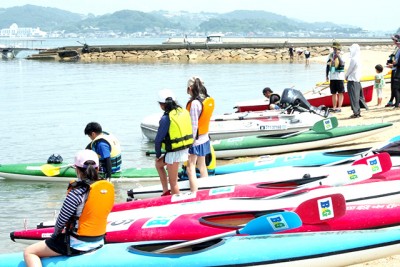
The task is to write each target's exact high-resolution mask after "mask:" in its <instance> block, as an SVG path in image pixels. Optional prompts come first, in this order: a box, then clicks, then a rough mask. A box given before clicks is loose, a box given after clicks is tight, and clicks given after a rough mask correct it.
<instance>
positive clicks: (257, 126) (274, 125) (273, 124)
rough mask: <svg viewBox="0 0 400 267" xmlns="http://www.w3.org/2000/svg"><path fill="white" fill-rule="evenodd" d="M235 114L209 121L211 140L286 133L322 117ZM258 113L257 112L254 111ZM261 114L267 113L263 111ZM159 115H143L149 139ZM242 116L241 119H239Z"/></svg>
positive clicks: (306, 113) (142, 127)
mask: <svg viewBox="0 0 400 267" xmlns="http://www.w3.org/2000/svg"><path fill="white" fill-rule="evenodd" d="M245 114H246V113H244V114H243V115H237V116H238V119H229V118H219V117H215V119H214V120H211V121H210V126H209V135H210V138H211V139H212V140H220V139H227V138H233V137H240V136H249V135H257V134H262V135H276V134H287V133H293V132H297V131H302V130H307V129H309V128H311V127H312V126H313V125H314V123H315V122H317V121H319V120H321V119H323V117H321V116H320V115H317V114H313V113H308V112H302V113H296V114H282V113H276V112H272V115H263V116H257V115H254V114H251V113H250V115H245ZM256 114H259V113H256ZM261 114H269V113H266V112H263V113H261ZM221 116H222V115H221ZM160 117H161V115H159V114H154V115H150V116H148V117H145V118H144V119H143V121H142V122H141V124H140V127H141V129H142V133H143V135H144V136H146V137H147V139H149V140H150V141H154V139H155V137H156V135H157V130H158V125H159V121H160ZM241 118H242V119H241Z"/></svg>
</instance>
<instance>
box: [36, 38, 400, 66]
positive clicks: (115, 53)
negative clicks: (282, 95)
mask: <svg viewBox="0 0 400 267" xmlns="http://www.w3.org/2000/svg"><path fill="white" fill-rule="evenodd" d="M353 42H354V41H348V42H342V51H343V52H348V47H349V46H350V45H351V44H352V43H353ZM357 43H359V44H360V46H361V49H362V50H377V51H388V54H389V53H390V52H391V51H392V50H393V45H392V43H391V41H389V40H385V41H381V40H379V41H375V42H373V41H370V40H369V41H368V42H357ZM330 45H331V40H330V41H326V42H321V41H320V42H318V43H313V42H297V43H294V42H291V43H288V42H274V43H248V42H246V43H218V44H211V43H210V44H208V43H192V44H190V43H180V44H162V45H115V46H112V45H111V46H110V45H108V46H89V49H88V50H87V51H82V47H62V48H57V49H51V50H48V51H46V52H45V53H43V55H44V54H46V55H48V54H49V53H56V54H57V53H58V54H57V55H59V54H60V53H61V52H60V51H64V52H63V53H64V54H68V53H65V51H77V52H78V54H79V60H80V61H82V62H116V61H117V62H118V61H122V62H142V61H143V62H157V61H160V62H164V61H177V62H180V61H183V62H188V61H189V62H193V63H196V62H218V61H221V62H241V61H250V62H253V61H254V62H275V61H276V62H280V61H289V60H290V56H289V47H290V46H293V48H294V49H295V50H296V52H295V54H294V60H300V59H304V53H302V54H300V55H299V54H298V53H297V52H299V51H304V50H306V49H307V50H309V51H310V52H311V58H312V57H318V56H325V55H328V54H329V53H330V51H331V46H330ZM37 59H40V53H39V54H38V55H37ZM57 59H58V60H69V58H68V57H59V56H58V57H57ZM73 60H76V57H74V58H73Z"/></svg>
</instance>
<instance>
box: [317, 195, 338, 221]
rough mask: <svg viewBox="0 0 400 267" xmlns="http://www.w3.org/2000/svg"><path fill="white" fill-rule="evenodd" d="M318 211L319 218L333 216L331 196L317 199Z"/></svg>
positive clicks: (325, 218) (323, 218)
mask: <svg viewBox="0 0 400 267" xmlns="http://www.w3.org/2000/svg"><path fill="white" fill-rule="evenodd" d="M318 212H319V218H320V220H327V219H330V218H333V217H334V216H335V214H334V212H333V205H332V198H331V197H327V198H322V199H318Z"/></svg>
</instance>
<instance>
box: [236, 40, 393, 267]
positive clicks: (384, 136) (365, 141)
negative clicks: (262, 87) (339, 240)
mask: <svg viewBox="0 0 400 267" xmlns="http://www.w3.org/2000/svg"><path fill="white" fill-rule="evenodd" d="M393 48H394V47H393ZM344 50H345V49H344ZM344 52H345V51H344ZM390 53H392V51H390V50H389V51H379V50H361V61H362V73H363V76H367V75H375V65H376V64H381V65H382V66H385V63H386V60H387V58H388V56H389V54H390ZM348 54H349V53H348V52H347V53H344V58H345V60H346V62H347V66H348V62H349V55H348ZM310 62H311V64H313V62H326V57H316V58H312V59H311V61H310ZM388 71H389V69H387V68H385V69H384V74H386V73H387V72H388ZM324 72H325V70H324V69H321V77H324V75H325V74H324ZM316 82H323V80H321V81H316ZM328 90H329V89H328ZM389 98H390V84H386V86H385V88H384V90H383V100H382V103H383V106H376V104H377V99H376V92H374V96H373V99H372V101H371V102H369V103H368V107H369V110H368V111H366V110H365V109H362V110H361V115H362V117H361V118H356V119H350V118H349V117H350V116H351V115H352V114H353V112H352V111H351V108H350V107H343V108H342V112H340V113H334V114H333V115H334V116H336V117H337V118H338V119H339V126H346V125H357V124H358V125H359V124H370V123H378V122H391V123H393V127H391V128H389V129H388V130H386V131H384V132H382V133H380V134H377V135H372V136H370V137H366V138H362V139H359V140H356V141H352V142H348V143H342V144H340V145H337V146H334V147H335V148H339V149H340V148H342V149H350V148H357V147H374V146H377V145H378V144H380V143H383V142H385V141H387V140H389V139H390V138H392V137H394V136H396V135H398V134H399V132H397V131H396V129H397V127H399V123H400V111H399V110H394V109H393V108H390V107H387V108H385V107H384V105H385V104H386V103H387V102H388V100H389ZM330 148H333V147H330ZM254 159H255V158H251V157H248V158H238V159H234V160H231V161H229V162H230V163H234V162H241V161H248V160H254ZM363 266H382V267H383V266H385V267H391V266H393V267H394V266H400V252H399V255H395V256H392V257H388V258H383V259H379V260H375V261H371V262H366V263H362V264H356V265H352V267H363Z"/></svg>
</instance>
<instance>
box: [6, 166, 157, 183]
mask: <svg viewBox="0 0 400 267" xmlns="http://www.w3.org/2000/svg"><path fill="white" fill-rule="evenodd" d="M44 165H47V164H46V163H24V164H7V165H0V177H3V178H5V179H12V180H24V181H49V182H50V181H51V182H57V181H60V182H65V181H70V180H73V179H74V178H76V173H75V170H74V168H72V167H70V166H65V164H51V165H52V166H54V167H61V168H59V171H60V173H59V174H58V175H56V176H46V175H45V174H44V173H43V171H42V168H41V167H42V166H44ZM112 179H115V180H118V181H132V180H134V181H157V180H159V177H158V173H157V170H156V169H155V168H129V169H125V170H122V171H121V172H118V173H114V174H113V175H112Z"/></svg>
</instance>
